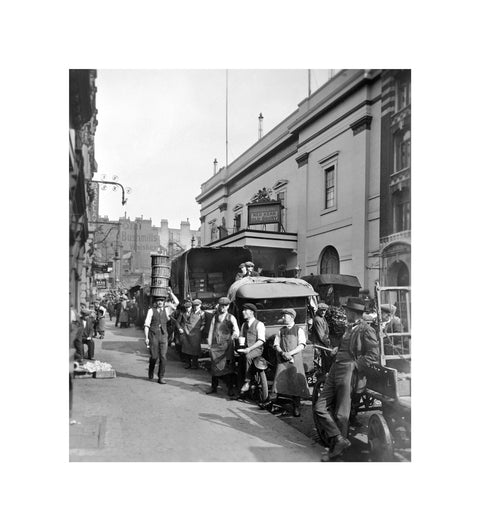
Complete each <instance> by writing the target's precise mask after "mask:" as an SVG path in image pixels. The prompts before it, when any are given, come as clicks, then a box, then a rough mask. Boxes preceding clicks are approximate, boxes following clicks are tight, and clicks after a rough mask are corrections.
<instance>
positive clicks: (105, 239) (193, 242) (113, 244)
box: [96, 216, 200, 288]
mask: <svg viewBox="0 0 480 531" xmlns="http://www.w3.org/2000/svg"><path fill="white" fill-rule="evenodd" d="M102 222H104V223H105V224H104V225H101V223H102ZM97 227H99V229H97V231H98V230H100V233H99V232H97V237H96V241H97V242H101V243H97V245H96V252H97V256H99V259H100V260H102V261H103V262H107V263H108V262H113V264H112V265H113V268H112V271H111V274H110V278H109V287H115V286H117V285H118V286H121V287H123V288H130V287H132V286H135V285H137V284H139V285H143V284H148V283H149V282H150V275H151V258H150V255H151V253H156V252H161V253H164V254H168V255H169V257H170V259H172V258H173V257H175V256H176V255H177V254H179V253H181V252H183V251H184V250H186V249H189V248H190V247H192V246H194V247H195V246H198V245H200V232H199V231H194V230H191V229H190V222H189V221H188V220H187V221H182V222H181V224H180V229H173V228H169V226H168V221H167V220H166V219H162V221H161V226H160V227H156V226H154V225H152V220H151V219H144V218H143V216H142V217H136V218H135V219H134V220H131V219H130V218H129V217H126V216H124V217H121V218H120V219H119V220H118V221H110V220H109V218H108V216H104V217H99V218H98V225H97ZM102 234H104V236H102Z"/></svg>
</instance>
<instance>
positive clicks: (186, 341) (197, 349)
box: [177, 299, 205, 369]
mask: <svg viewBox="0 0 480 531" xmlns="http://www.w3.org/2000/svg"><path fill="white" fill-rule="evenodd" d="M183 306H184V308H185V311H184V312H182V313H181V314H180V317H179V318H178V320H177V326H178V333H179V334H180V343H181V346H182V354H183V355H184V356H185V361H186V365H185V369H198V358H199V357H200V353H201V342H202V332H203V329H204V328H205V313H204V312H203V311H202V301H201V300H200V299H195V300H194V301H192V302H190V301H186V302H185V303H184V305H183Z"/></svg>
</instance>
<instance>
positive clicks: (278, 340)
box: [273, 332, 280, 348]
mask: <svg viewBox="0 0 480 531" xmlns="http://www.w3.org/2000/svg"><path fill="white" fill-rule="evenodd" d="M273 346H274V347H279V348H280V332H277V333H276V334H275V339H274V340H273Z"/></svg>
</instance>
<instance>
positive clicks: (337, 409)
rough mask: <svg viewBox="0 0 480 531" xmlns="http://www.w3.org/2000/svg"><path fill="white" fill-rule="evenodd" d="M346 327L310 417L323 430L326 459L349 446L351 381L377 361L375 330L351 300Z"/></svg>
mask: <svg viewBox="0 0 480 531" xmlns="http://www.w3.org/2000/svg"><path fill="white" fill-rule="evenodd" d="M344 307H345V310H346V313H347V320H348V326H347V330H346V331H345V334H344V336H343V338H342V341H341V344H340V346H339V349H338V352H337V355H336V359H335V362H334V363H333V364H332V367H331V369H330V372H329V373H328V376H327V379H326V381H325V385H324V387H323V389H322V391H321V392H320V396H319V397H318V400H317V402H316V403H315V405H314V406H313V414H314V416H316V418H317V420H318V422H319V424H320V425H321V426H322V428H323V436H322V437H321V439H322V441H323V442H324V444H325V445H326V446H328V447H329V457H330V458H331V459H334V458H336V457H339V456H340V455H341V454H342V453H343V452H344V451H345V450H346V449H347V448H348V447H349V446H350V441H349V440H348V438H347V437H348V425H349V418H350V411H351V392H352V378H356V377H357V376H363V375H364V374H365V372H366V369H367V368H368V367H369V366H370V365H371V364H372V363H376V362H378V360H379V349H378V341H377V336H376V333H375V330H374V329H373V328H372V327H371V326H370V325H369V324H368V323H366V322H365V321H363V319H362V315H363V313H364V311H365V304H364V302H363V300H362V299H361V298H359V297H351V298H349V299H348V301H347V304H346V305H344Z"/></svg>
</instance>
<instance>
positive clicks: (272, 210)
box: [248, 201, 282, 225]
mask: <svg viewBox="0 0 480 531" xmlns="http://www.w3.org/2000/svg"><path fill="white" fill-rule="evenodd" d="M281 208H282V204H281V203H280V202H274V201H272V202H269V203H257V204H251V205H248V224H249V225H267V224H269V223H280V220H281V215H280V212H281Z"/></svg>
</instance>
